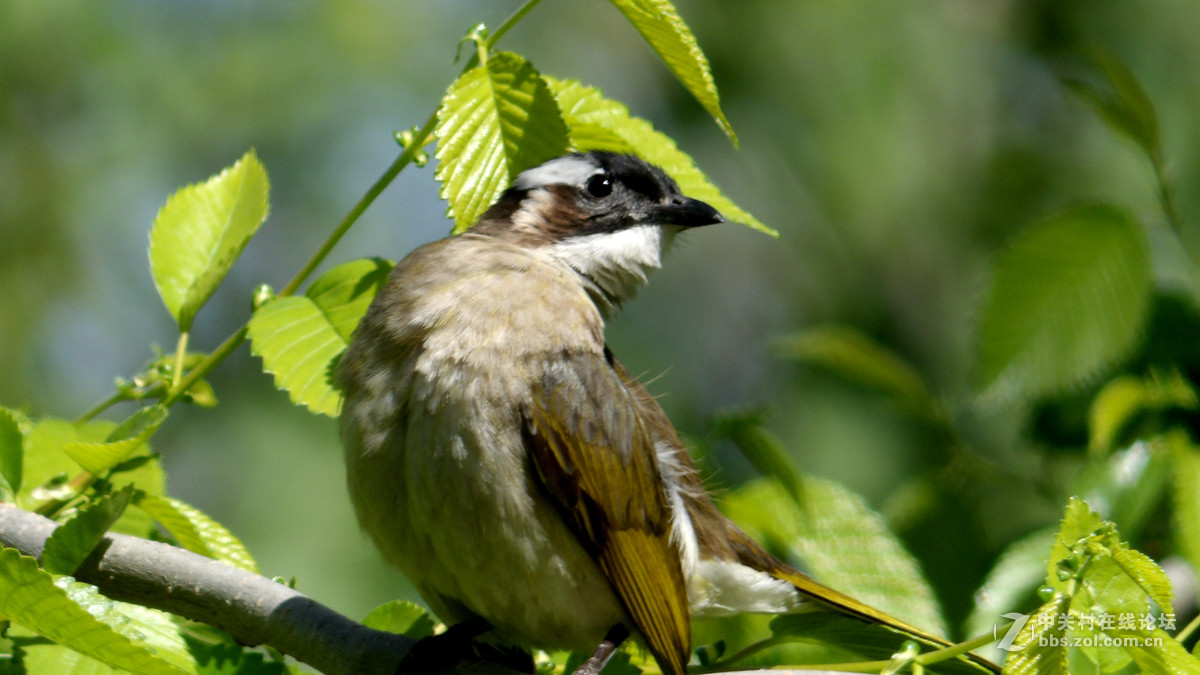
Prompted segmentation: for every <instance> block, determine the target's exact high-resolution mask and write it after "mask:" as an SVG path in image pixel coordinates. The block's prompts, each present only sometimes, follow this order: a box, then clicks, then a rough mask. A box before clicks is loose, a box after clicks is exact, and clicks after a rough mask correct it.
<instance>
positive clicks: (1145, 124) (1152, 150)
mask: <svg viewBox="0 0 1200 675" xmlns="http://www.w3.org/2000/svg"><path fill="white" fill-rule="evenodd" d="M1092 61H1093V63H1094V65H1095V66H1096V67H1097V69H1099V71H1100V73H1101V75H1103V76H1104V79H1105V84H1106V85H1107V88H1103V87H1097V86H1094V85H1092V84H1091V83H1088V82H1085V81H1083V80H1079V79H1074V78H1064V79H1063V84H1064V85H1066V87H1067V89H1069V90H1071V91H1072V92H1074V93H1075V94H1076V95H1077V96H1079V98H1080V99H1081V100H1082V101H1083V102H1084V103H1087V104H1088V105H1089V106H1091V107H1092V109H1093V110H1095V111H1096V113H1097V114H1098V115H1099V116H1100V119H1101V120H1103V121H1104V123H1105V124H1107V125H1108V127H1109V128H1110V129H1112V130H1113V131H1115V132H1117V133H1119V134H1121V135H1122V136H1125V137H1127V138H1129V139H1130V140H1132V141H1133V142H1134V143H1136V144H1137V145H1138V146H1139V147H1140V148H1141V149H1142V151H1144V152H1145V153H1146V155H1147V156H1148V157H1150V160H1151V161H1152V162H1154V164H1155V165H1156V166H1157V165H1158V164H1160V163H1161V161H1162V142H1161V140H1160V136H1159V128H1158V114H1157V113H1155V111H1154V104H1153V103H1152V102H1151V101H1150V97H1149V96H1147V95H1146V91H1145V90H1144V89H1142V86H1141V85H1140V84H1138V81H1137V78H1135V77H1134V76H1133V73H1131V72H1130V71H1129V69H1128V68H1126V67H1125V65H1124V64H1122V63H1121V62H1120V61H1118V60H1116V59H1114V58H1112V57H1111V56H1109V55H1107V54H1104V53H1100V52H1096V53H1094V54H1093V55H1092Z"/></svg>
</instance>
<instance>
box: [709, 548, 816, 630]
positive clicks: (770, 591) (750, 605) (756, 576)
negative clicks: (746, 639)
mask: <svg viewBox="0 0 1200 675" xmlns="http://www.w3.org/2000/svg"><path fill="white" fill-rule="evenodd" d="M687 587H688V605H689V606H690V607H691V610H692V616H693V617H697V618H705V617H714V616H729V615H731V614H746V613H749V614H790V613H792V612H795V611H799V610H800V609H802V608H803V605H804V600H803V598H801V597H800V592H799V591H797V590H796V587H795V586H793V585H791V584H789V583H788V582H786V581H781V580H779V579H776V578H775V577H773V576H771V575H770V574H767V573H766V572H760V571H759V570H756V569H753V568H751V567H747V566H745V565H742V564H741V563H737V562H733V561H731V560H704V561H701V562H700V564H699V565H698V566H697V568H696V571H695V573H693V574H692V575H690V576H689V577H688V578H687Z"/></svg>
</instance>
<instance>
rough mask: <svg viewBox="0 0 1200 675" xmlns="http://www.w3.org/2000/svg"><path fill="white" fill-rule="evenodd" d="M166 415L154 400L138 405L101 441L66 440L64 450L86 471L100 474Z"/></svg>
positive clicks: (140, 442)
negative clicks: (142, 405) (149, 404)
mask: <svg viewBox="0 0 1200 675" xmlns="http://www.w3.org/2000/svg"><path fill="white" fill-rule="evenodd" d="M166 419H167V408H166V406H163V405H161V404H155V405H152V406H147V407H145V408H141V409H139V410H138V411H137V412H135V413H133V414H132V415H130V416H129V417H128V418H126V420H125V421H124V422H121V424H120V425H118V426H117V428H115V429H113V430H112V432H111V433H109V435H108V437H107V438H106V439H105V440H104V442H103V443H91V442H86V441H68V442H66V443H63V445H62V449H63V452H65V453H67V455H68V456H70V457H71V459H73V460H75V461H76V462H77V463H78V464H79V466H82V467H83V468H84V469H86V470H87V471H88V472H89V473H92V474H96V475H99V474H102V473H104V472H105V471H108V470H109V469H111V468H112V467H114V466H116V465H117V464H118V463H120V462H121V461H122V460H124V459H125V458H126V457H129V456H130V455H132V454H133V453H134V451H136V450H138V449H140V448H143V447H145V445H146V442H147V441H149V440H150V437H151V436H153V435H154V432H156V431H158V428H159V427H160V426H162V423H163V421H165V420H166Z"/></svg>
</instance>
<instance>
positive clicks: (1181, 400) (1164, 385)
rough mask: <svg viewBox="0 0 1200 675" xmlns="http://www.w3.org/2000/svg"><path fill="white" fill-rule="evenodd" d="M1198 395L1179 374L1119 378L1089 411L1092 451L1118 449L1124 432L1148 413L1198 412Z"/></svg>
mask: <svg viewBox="0 0 1200 675" xmlns="http://www.w3.org/2000/svg"><path fill="white" fill-rule="evenodd" d="M1197 404H1198V402H1197V398H1196V392H1195V390H1193V389H1192V387H1191V385H1189V384H1188V383H1187V381H1186V380H1184V378H1183V376H1182V375H1180V374H1179V373H1178V372H1177V371H1173V372H1171V373H1169V374H1167V375H1165V376H1159V375H1157V374H1155V373H1151V375H1150V376H1148V377H1146V378H1144V379H1143V378H1138V377H1134V376H1132V375H1125V376H1122V377H1118V378H1116V379H1114V380H1112V381H1111V382H1109V383H1108V384H1106V385H1105V386H1104V388H1103V389H1101V390H1100V393H1099V394H1097V395H1096V398H1095V400H1094V401H1093V402H1092V407H1091V409H1090V410H1089V411H1088V449H1089V450H1091V451H1092V452H1094V453H1099V452H1105V451H1109V450H1112V449H1113V448H1115V447H1118V445H1119V444H1120V438H1121V432H1123V431H1124V430H1125V429H1127V428H1128V427H1129V426H1131V424H1132V422H1133V421H1135V420H1136V419H1137V417H1138V416H1139V415H1140V414H1142V413H1146V412H1159V411H1163V410H1167V409H1170V408H1182V409H1185V410H1194V409H1196V407H1197Z"/></svg>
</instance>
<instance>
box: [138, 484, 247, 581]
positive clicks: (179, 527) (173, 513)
mask: <svg viewBox="0 0 1200 675" xmlns="http://www.w3.org/2000/svg"><path fill="white" fill-rule="evenodd" d="M135 503H136V504H137V506H138V508H140V509H142V510H143V511H145V512H146V513H148V514H150V517H151V518H153V519H154V520H156V521H157V522H158V523H159V524H160V525H162V527H163V529H165V530H166V531H167V532H170V533H171V536H173V537H175V540H176V541H178V542H179V545H180V546H182V547H183V548H185V549H187V550H189V551H191V552H193V553H199V554H200V555H203V556H208V557H209V558H213V559H214V560H220V561H222V562H226V563H229V564H230V565H233V566H234V567H238V568H241V569H244V570H247V571H249V572H253V573H255V574H258V565H257V564H256V563H255V562H254V558H253V557H251V555H250V552H249V551H247V550H246V547H245V545H244V544H242V542H241V541H239V540H238V538H237V537H235V536H233V533H232V532H230V531H229V530H228V529H226V528H225V526H224V525H221V524H220V523H218V522H217V521H215V520H213V519H212V518H209V517H208V516H207V515H205V514H204V513H202V512H201V511H200V510H198V509H196V508H194V507H192V506H188V505H187V504H184V503H183V502H181V501H179V500H177V499H172V498H170V497H155V496H152V495H147V494H139V495H138V496H137V498H136V500H135Z"/></svg>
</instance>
